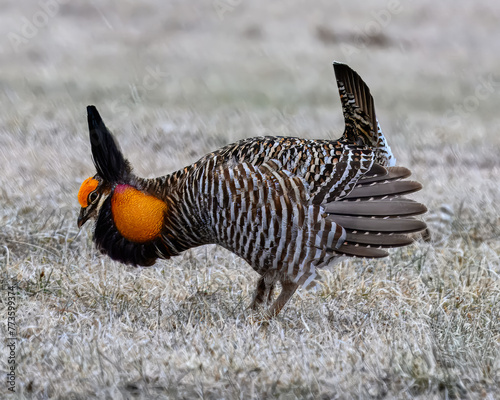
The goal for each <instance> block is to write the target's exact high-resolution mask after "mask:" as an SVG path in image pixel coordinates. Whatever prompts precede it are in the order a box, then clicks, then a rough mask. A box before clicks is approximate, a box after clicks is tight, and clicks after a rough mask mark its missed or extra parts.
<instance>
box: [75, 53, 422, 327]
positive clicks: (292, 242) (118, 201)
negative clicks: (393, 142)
mask: <svg viewBox="0 0 500 400" xmlns="http://www.w3.org/2000/svg"><path fill="white" fill-rule="evenodd" d="M333 67H334V71H335V76H336V81H337V86H338V91H339V95H340V99H341V104H342V111H343V116H344V120H345V129H344V133H343V134H342V136H341V137H340V138H339V139H337V140H327V139H304V138H297V137H287V136H263V137H255V138H250V139H243V140H240V141H238V142H236V143H233V144H229V145H226V146H224V147H222V148H220V149H218V150H215V151H213V152H211V153H209V154H207V155H205V156H203V157H202V158H201V159H199V160H198V161H196V162H195V163H193V164H192V165H189V166H186V167H184V168H182V169H179V170H177V171H175V172H173V173H170V174H168V175H165V176H161V177H158V178H149V179H146V178H141V177H139V176H137V175H135V174H134V172H133V170H132V166H131V164H130V162H129V161H128V160H126V159H125V157H124V156H123V153H122V152H121V150H120V149H119V146H118V145H117V142H116V140H115V139H114V137H113V135H112V134H111V132H110V131H109V130H108V128H107V127H106V125H105V124H104V122H103V120H102V118H101V116H100V114H99V112H98V111H97V109H96V107H95V106H92V105H91V106H88V107H87V119H88V126H89V137H90V144H91V152H92V159H93V163H94V166H95V169H96V174H95V175H94V176H92V177H90V178H88V179H86V180H85V181H84V182H83V183H82V185H81V187H80V190H79V192H78V201H79V203H80V206H81V210H80V214H79V216H78V227H79V228H81V227H82V226H83V225H84V224H85V223H86V221H88V220H89V219H93V220H95V224H94V232H93V241H94V242H95V244H96V247H97V248H98V249H99V251H100V252H101V253H103V254H105V255H107V256H109V257H110V258H111V259H113V260H116V261H119V262H121V263H124V264H129V265H133V266H151V265H153V264H155V262H156V261H157V260H158V259H169V258H171V257H174V256H177V255H179V254H181V253H182V252H184V251H186V250H188V249H191V248H194V247H197V246H202V245H206V244H218V245H220V246H222V247H224V248H226V249H228V250H230V251H231V252H233V253H235V254H236V255H238V256H239V257H241V259H243V260H244V261H245V262H246V263H248V264H249V265H250V266H251V267H252V268H253V269H254V270H255V271H256V272H257V273H258V275H259V278H258V281H257V285H256V290H255V294H254V296H253V300H252V301H251V304H250V309H251V310H254V311H255V312H257V313H258V312H260V313H261V314H260V315H262V320H270V319H271V318H274V317H276V316H277V315H278V314H279V313H280V311H281V310H282V309H283V307H284V306H285V305H286V304H287V302H288V301H289V300H290V298H291V297H292V296H293V294H294V293H295V291H296V290H297V289H298V288H304V289H312V288H316V287H318V285H319V284H320V281H321V274H320V270H321V269H322V268H325V267H327V266H331V265H334V264H335V263H336V262H339V261H340V260H343V259H344V258H346V257H359V258H369V259H371V258H373V259H375V258H382V257H386V256H388V255H389V253H388V251H387V249H388V248H394V247H401V246H407V245H410V244H411V243H413V242H414V240H415V235H414V233H416V232H421V231H423V230H425V229H426V224H425V222H424V221H422V220H420V219H419V218H415V217H416V216H419V215H421V214H424V213H425V212H426V211H427V208H426V207H425V205H423V204H421V203H419V202H417V201H414V200H411V199H409V198H408V197H406V195H408V194H410V193H413V192H416V191H418V190H420V189H422V185H421V184H420V183H418V182H416V181H412V180H409V179H407V178H408V177H409V176H410V174H411V172H410V170H409V169H408V168H405V167H402V166H396V159H395V157H394V155H393V154H392V151H391V148H390V147H389V145H388V143H387V140H386V138H385V136H384V134H383V132H382V130H381V128H380V125H379V122H378V119H377V117H376V114H375V107H374V101H373V97H372V95H371V93H370V90H369V88H368V86H367V85H366V84H365V82H364V81H363V80H362V79H361V77H360V76H359V75H358V73H357V72H355V71H354V70H353V69H352V68H350V67H349V66H348V65H347V64H344V63H341V62H334V63H333ZM277 284H279V286H280V287H281V291H280V293H279V295H278V296H277V297H276V296H275V295H274V290H275V288H276V286H277Z"/></svg>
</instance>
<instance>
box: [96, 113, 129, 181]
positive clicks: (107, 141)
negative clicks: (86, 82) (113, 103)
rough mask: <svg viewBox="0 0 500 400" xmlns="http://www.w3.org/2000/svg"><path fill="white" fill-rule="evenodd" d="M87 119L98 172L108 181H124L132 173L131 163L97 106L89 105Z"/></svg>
mask: <svg viewBox="0 0 500 400" xmlns="http://www.w3.org/2000/svg"><path fill="white" fill-rule="evenodd" d="M87 119H88V123H89V134H90V145H91V147H92V158H93V160H94V165H95V167H96V170H97V173H98V174H99V176H101V177H102V178H103V179H104V180H105V181H108V182H119V181H122V180H123V179H124V178H125V177H126V176H127V175H128V174H129V173H130V166H129V163H128V161H127V160H125V158H124V157H123V154H122V153H121V151H120V150H119V148H118V146H117V144H116V142H115V140H114V139H113V135H111V132H110V131H109V130H108V128H106V125H104V122H103V120H102V118H101V116H100V115H99V112H98V111H97V109H96V108H95V106H88V107H87Z"/></svg>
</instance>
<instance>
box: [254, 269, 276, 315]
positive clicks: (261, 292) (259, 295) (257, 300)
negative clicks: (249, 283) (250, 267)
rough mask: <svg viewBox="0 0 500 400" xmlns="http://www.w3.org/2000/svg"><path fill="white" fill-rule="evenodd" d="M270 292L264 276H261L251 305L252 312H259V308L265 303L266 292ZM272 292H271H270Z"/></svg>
mask: <svg viewBox="0 0 500 400" xmlns="http://www.w3.org/2000/svg"><path fill="white" fill-rule="evenodd" d="M267 290H268V288H267V285H266V281H265V279H264V276H261V277H260V279H259V281H258V282H257V287H256V288H255V295H254V298H253V301H252V304H250V308H251V309H252V310H254V311H255V310H257V308H258V307H259V306H260V305H261V304H262V303H263V302H264V299H265V298H266V291H267ZM269 291H271V290H269Z"/></svg>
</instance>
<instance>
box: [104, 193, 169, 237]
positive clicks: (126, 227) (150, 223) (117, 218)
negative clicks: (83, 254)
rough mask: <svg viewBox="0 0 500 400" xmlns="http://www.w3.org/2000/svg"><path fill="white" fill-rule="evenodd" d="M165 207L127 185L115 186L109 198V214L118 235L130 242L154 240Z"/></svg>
mask: <svg viewBox="0 0 500 400" xmlns="http://www.w3.org/2000/svg"><path fill="white" fill-rule="evenodd" d="M166 210H167V205H166V204H165V203H164V202H163V201H161V200H159V199H157V198H156V197H154V196H151V195H149V194H145V193H143V192H141V191H139V190H137V189H135V188H133V187H132V186H129V185H117V186H116V188H115V190H114V193H113V197H112V198H111V212H112V214H113V220H114V222H115V225H116V228H117V229H118V231H119V232H120V234H121V235H122V236H123V237H124V238H125V239H128V240H130V241H131V242H136V243H144V242H148V241H150V240H153V239H156V238H157V237H158V236H159V235H160V233H161V229H162V227H163V222H164V218H165V217H164V215H165V211H166Z"/></svg>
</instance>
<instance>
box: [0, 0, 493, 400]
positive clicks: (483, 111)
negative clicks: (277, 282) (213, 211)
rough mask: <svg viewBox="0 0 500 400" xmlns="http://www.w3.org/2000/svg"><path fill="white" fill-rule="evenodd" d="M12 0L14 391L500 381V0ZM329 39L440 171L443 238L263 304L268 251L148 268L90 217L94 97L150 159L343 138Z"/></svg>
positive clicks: (216, 251)
mask: <svg viewBox="0 0 500 400" xmlns="http://www.w3.org/2000/svg"><path fill="white" fill-rule="evenodd" d="M1 7H2V13H1V14H0V71H1V74H0V104H1V107H0V269H1V279H2V291H1V293H0V300H1V303H0V318H1V321H0V329H1V334H2V339H3V340H2V341H0V366H1V373H2V379H1V382H0V393H1V394H0V398H5V399H7V398H12V399H31V398H35V399H177V398H178V399H196V398H200V399H325V400H326V399H358V398H359V399H441V398H444V399H451V398H468V399H498V398H500V217H499V215H500V214H499V211H500V185H499V173H500V162H499V150H500V114H499V112H498V109H499V105H500V96H499V92H500V28H499V26H500V5H498V4H497V3H494V2H492V1H491V0H479V1H475V2H468V1H465V0H458V1H452V0H444V1H442V2H434V1H430V0H423V1H418V2H417V1H413V2H410V1H406V0H388V1H385V0H380V1H373V2H363V1H358V0H355V1H350V2H346V1H326V0H324V1H317V2H306V1H305V0H283V1H278V2H266V1H264V0H259V1H248V0H209V1H206V2H201V1H200V2H187V1H180V0H170V1H160V0H146V1H143V2H133V1H130V0H124V1H118V0H109V1H99V2H98V1H92V2H87V3H80V2H70V1H67V0H41V1H38V0H29V1H28V0H26V1H23V2H8V1H5V0H2V1H1ZM334 59H336V60H340V61H344V62H347V63H349V65H351V66H352V67H353V68H354V69H355V70H356V71H358V72H359V73H360V75H361V76H362V77H363V78H364V80H365V81H366V82H367V83H368V85H369V86H370V88H371V91H372V94H373V95H374V98H375V103H376V108H377V115H378V118H379V120H380V123H381V125H382V128H383V129H384V131H385V133H386V136H387V138H388V140H389V143H390V144H391V146H392V149H393V151H394V153H395V155H396V157H397V158H398V164H400V165H404V166H407V167H409V168H410V169H411V170H412V171H413V176H414V178H415V179H417V180H419V181H420V182H422V183H423V185H424V189H423V190H422V191H421V192H419V193H418V194H417V195H416V196H414V197H415V198H417V199H418V200H420V201H422V202H424V203H425V204H426V205H427V206H428V208H429V213H428V214H427V215H425V216H424V219H426V220H427V222H428V224H429V226H430V227H431V229H432V233H433V238H432V241H431V242H429V243H425V242H417V243H416V244H415V245H414V246H411V247H409V248H405V249H402V250H396V251H392V254H391V257H390V258H387V259H382V260H380V261H375V262H366V261H362V260H358V261H348V262H343V263H341V264H339V265H337V266H335V268H332V270H331V271H325V272H324V273H323V276H324V285H323V287H322V289H321V290H319V291H318V292H316V293H309V292H305V291H300V292H298V293H297V294H296V295H295V296H294V298H293V299H292V301H291V302H290V303H289V304H288V305H287V307H286V308H285V309H284V311H283V312H282V314H280V315H279V317H278V318H277V319H275V320H274V321H272V322H271V323H270V324H269V326H267V327H264V326H259V325H258V324H255V323H253V324H252V323H250V322H249V315H250V314H249V311H248V310H247V309H246V307H247V306H248V305H249V303H250V301H251V296H252V292H253V289H254V285H255V282H256V279H257V274H256V273H255V272H254V271H253V270H252V269H251V268H250V267H249V266H248V265H247V264H245V262H243V261H242V260H241V259H239V258H237V257H236V256H234V255H233V254H231V253H229V252H227V251H225V250H223V249H221V248H219V247H217V246H205V247H201V248H197V249H194V250H191V251H187V252H185V253H184V254H183V255H182V256H179V257H177V258H173V259H171V260H169V261H159V262H158V263H157V264H156V265H155V266H154V267H151V268H143V269H140V268H139V269H135V268H132V267H128V266H123V265H120V264H118V263H116V262H113V261H111V260H110V259H109V258H107V257H104V256H101V255H100V254H98V252H97V251H96V249H95V247H94V246H93V244H92V240H91V235H92V229H91V228H92V227H91V224H88V226H85V227H84V229H82V230H81V231H79V230H78V228H77V226H76V220H77V215H78V212H79V205H78V202H77V198H76V195H77V192H78V188H79V185H80V183H81V182H82V181H83V180H84V179H85V178H87V177H88V176H91V175H93V174H94V167H93V165H92V161H91V157H90V146H89V143H88V131H87V122H86V110H85V107H86V106H87V105H88V104H95V105H96V106H97V107H98V108H99V110H100V111H101V115H102V116H103V118H104V120H105V121H106V123H107V125H108V126H109V128H110V129H111V130H112V131H113V132H114V133H115V135H116V137H117V139H118V141H119V142H120V144H121V147H122V150H123V151H124V153H125V155H126V157H128V158H129V159H130V161H131V162H132V164H133V165H134V166H135V170H136V172H137V173H138V174H139V175H142V176H146V177H152V176H159V175H164V174H166V173H169V172H172V171H174V170H176V169H179V168H181V167H183V166H185V165H187V164H189V163H192V162H194V161H196V160H197V159H198V158H199V157H201V156H202V155H204V154H205V153H207V152H209V151H211V150H214V149H216V148H218V147H221V146H222V145H224V144H227V143H230V142H233V141H236V140H238V139H241V138H245V137H252V136H259V135H264V134H274V135H290V136H300V137H306V138H332V139H334V138H337V137H339V136H340V135H341V133H342V130H343V118H342V114H341V108H340V101H339V99H338V94H337V88H336V84H335V80H334V75H333V69H332V67H331V62H332V61H333V60H334ZM15 282H17V287H16V288H14V289H15V290H14V292H15V295H14V300H13V303H15V313H14V314H15V322H16V332H15V335H16V336H17V340H15V346H14V347H12V346H11V347H10V348H9V345H10V344H11V342H12V340H10V339H9V336H10V333H11V331H9V325H8V315H9V314H8V312H9V308H8V306H9V292H11V291H10V290H9V286H11V285H14V284H16V283H15ZM11 306H12V300H11ZM11 328H12V326H11ZM13 349H14V350H13ZM11 350H13V352H14V354H15V361H16V365H17V367H16V370H15V374H16V378H15V393H11V392H10V391H9V390H8V388H9V387H10V386H9V383H8V379H7V372H8V371H10V367H11V365H12V364H9V357H10V355H11Z"/></svg>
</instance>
